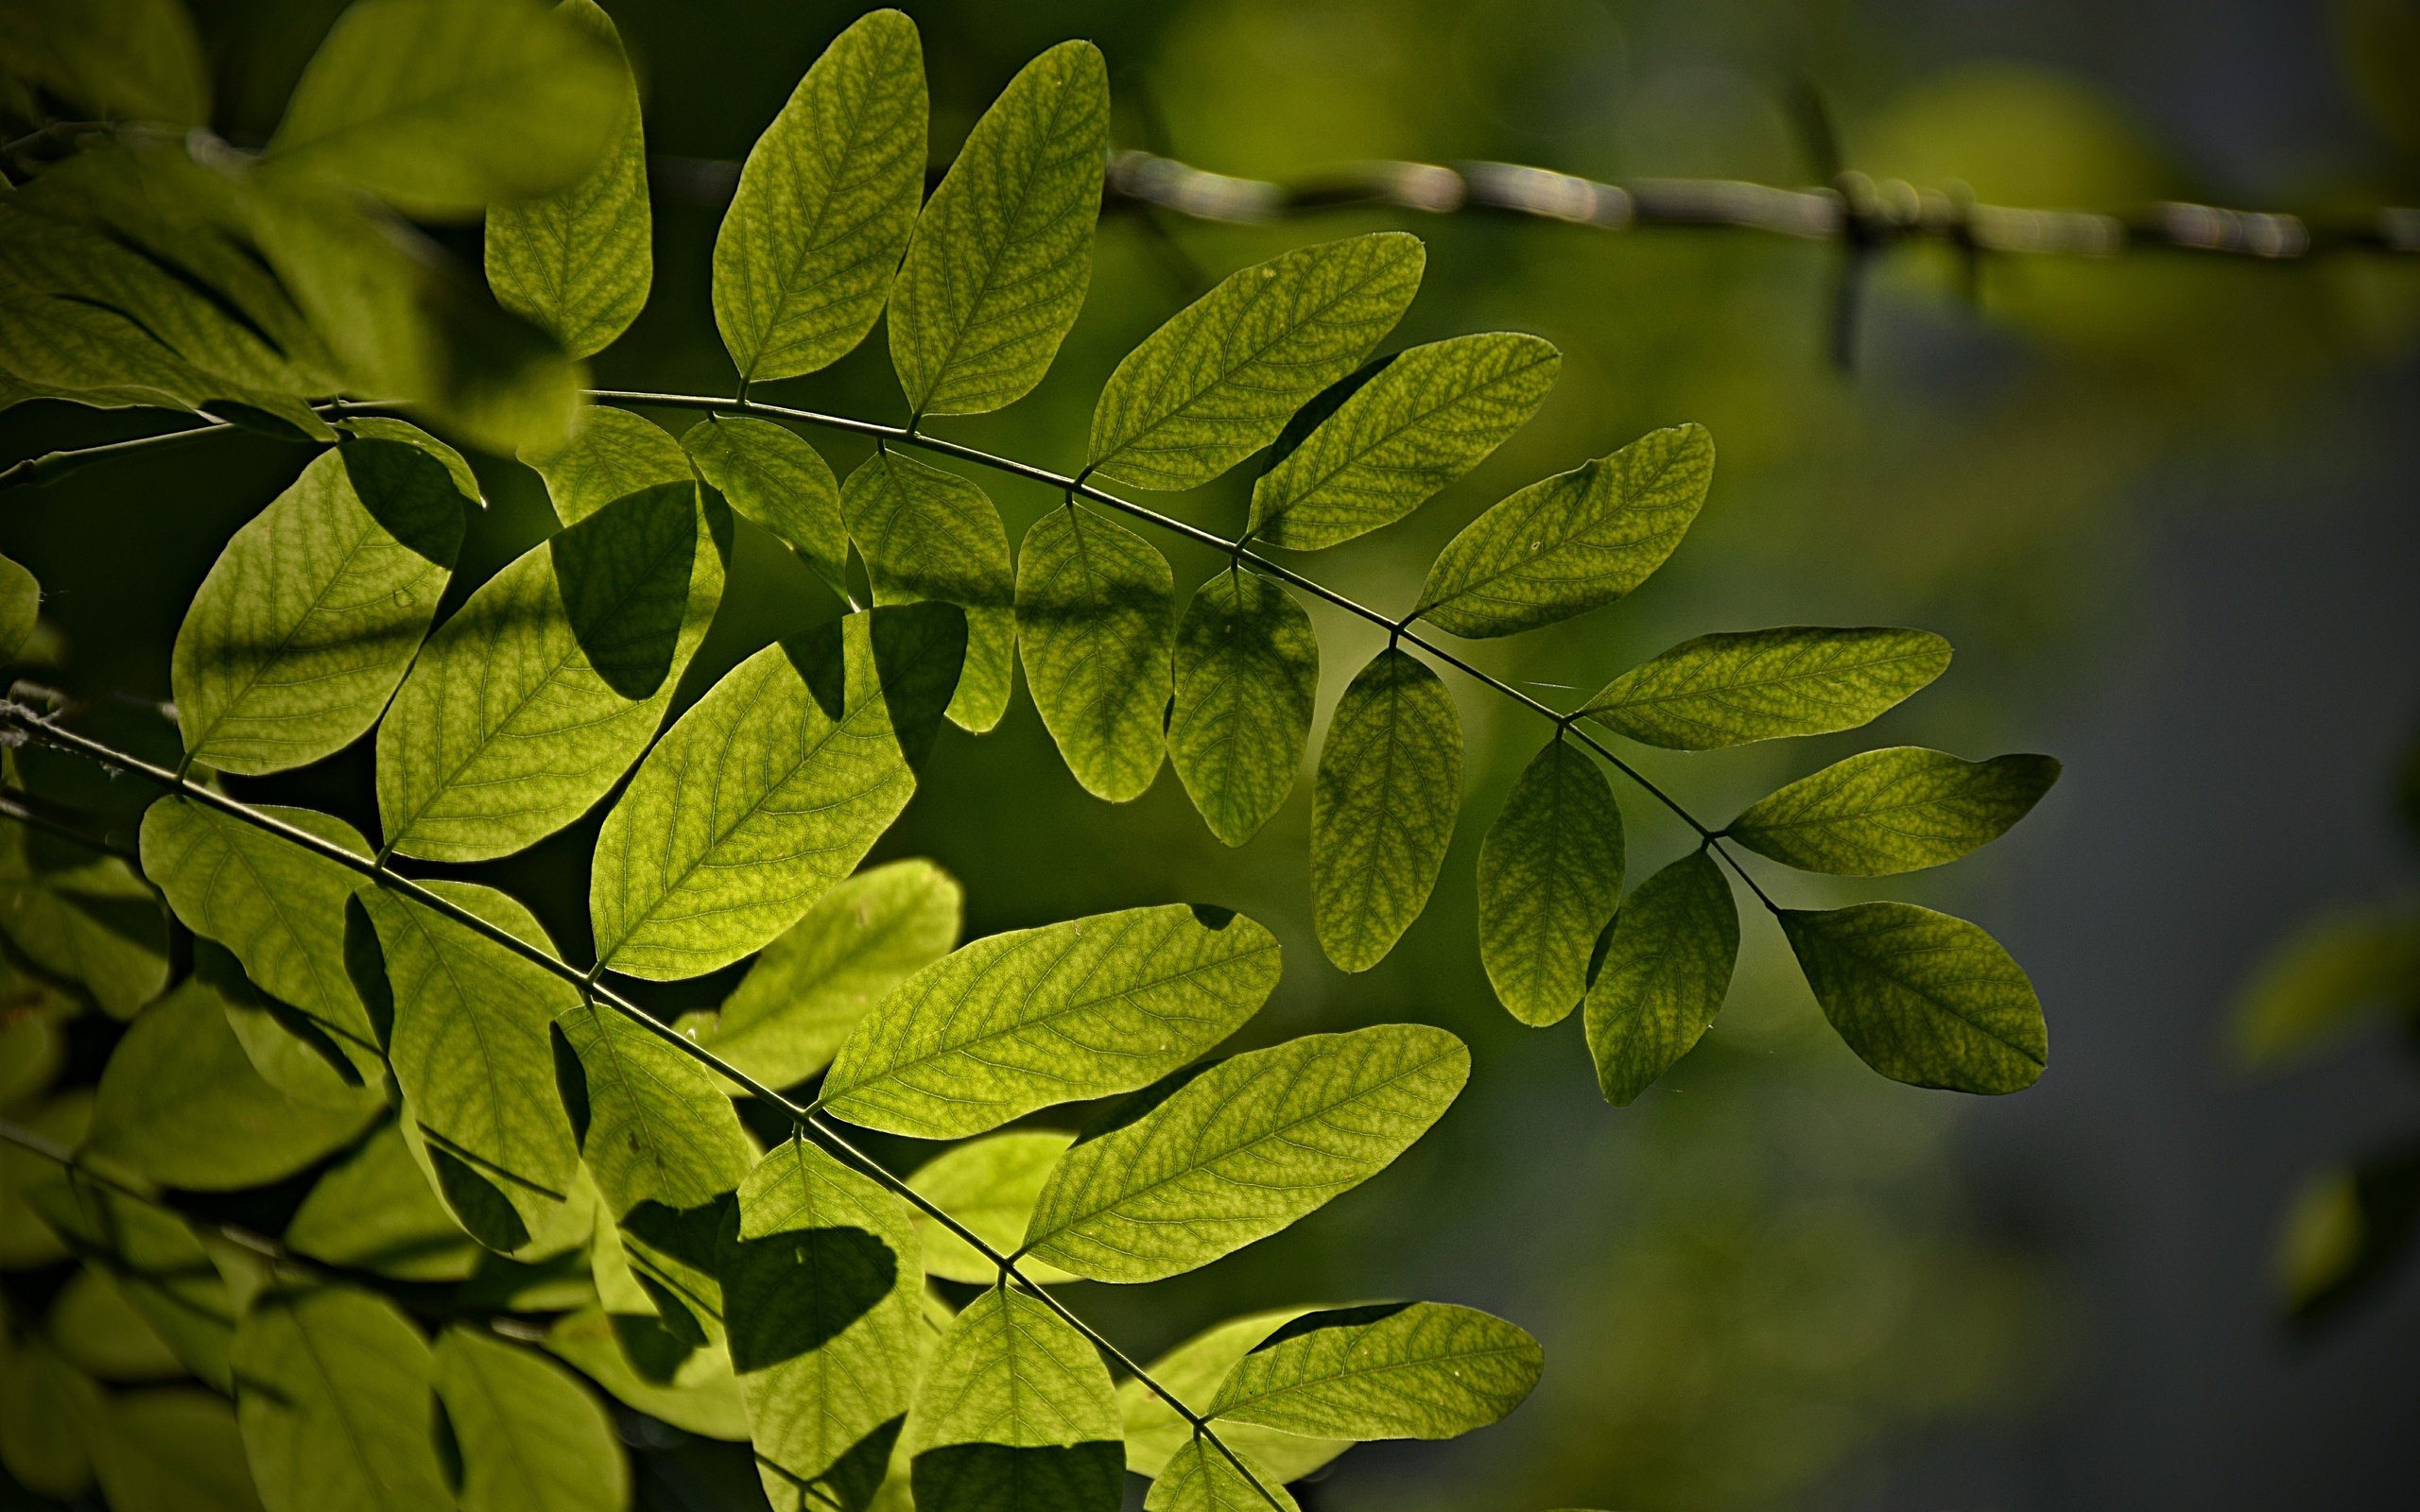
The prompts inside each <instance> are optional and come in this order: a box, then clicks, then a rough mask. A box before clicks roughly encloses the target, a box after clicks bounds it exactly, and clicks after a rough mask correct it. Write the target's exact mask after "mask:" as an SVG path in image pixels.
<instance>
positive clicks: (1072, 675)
mask: <svg viewBox="0 0 2420 1512" xmlns="http://www.w3.org/2000/svg"><path fill="white" fill-rule="evenodd" d="M1175 598H1176V576H1175V574H1174V573H1173V572H1172V571H1171V570H1170V569H1169V567H1168V562H1167V558H1166V557H1163V556H1161V555H1160V552H1159V548H1158V547H1156V546H1154V545H1152V544H1151V543H1150V541H1145V540H1144V539H1143V538H1142V537H1140V536H1138V535H1136V534H1135V533H1134V532H1133V531H1132V530H1129V529H1127V528H1126V527H1125V526H1124V525H1121V524H1117V523H1116V522H1115V521H1114V520H1111V519H1108V518H1106V517H1105V516H1102V515H1098V514H1095V513H1094V512H1092V511H1091V510H1089V509H1085V508H1082V507H1079V506H1076V505H1073V504H1070V505H1069V506H1067V507H1064V508H1060V509H1053V510H1051V511H1050V512H1049V513H1048V514H1046V515H1044V516H1043V517H1042V518H1041V519H1039V520H1036V521H1035V522H1034V523H1033V526H1032V528H1030V529H1029V530H1028V531H1027V532H1026V533H1025V541H1024V542H1023V544H1021V545H1020V546H1019V547H1018V548H1017V631H1018V643H1019V645H1020V646H1021V648H1022V650H1023V652H1024V657H1025V680H1026V685H1027V687H1029V688H1030V689H1031V690H1032V692H1033V703H1034V707H1035V708H1036V709H1039V710H1040V711H1041V712H1042V722H1043V724H1044V725H1045V726H1046V727H1048V729H1049V730H1050V738H1051V739H1053V740H1055V741H1057V742H1058V743H1059V754H1060V755H1062V756H1063V757H1065V758H1066V762H1067V769H1068V770H1069V771H1071V772H1073V773H1075V774H1076V781H1077V782H1081V783H1082V784H1083V785H1084V790H1085V791H1086V792H1088V793H1091V794H1092V795H1093V796H1094V797H1096V798H1101V799H1108V800H1109V801H1110V802H1112V803H1123V802H1126V801H1127V800H1129V799H1135V798H1139V797H1141V796H1142V794H1143V791H1144V789H1146V788H1148V787H1150V785H1151V779H1152V778H1153V777H1155V776H1157V775H1158V774H1159V770H1160V756H1161V752H1162V750H1163V748H1164V744H1165V742H1164V736H1163V733H1162V725H1163V722H1164V721H1165V720H1166V718H1167V705H1168V696H1169V677H1170V672H1169V664H1168V655H1169V649H1170V644H1171V643H1172V641H1173V639H1174V632H1173V629H1172V627H1171V626H1170V624H1169V618H1170V616H1171V614H1172V613H1173V612H1174V609H1175Z"/></svg>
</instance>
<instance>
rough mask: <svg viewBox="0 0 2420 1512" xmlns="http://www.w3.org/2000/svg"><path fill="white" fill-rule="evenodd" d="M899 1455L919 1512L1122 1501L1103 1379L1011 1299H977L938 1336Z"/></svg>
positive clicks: (1007, 1511)
mask: <svg viewBox="0 0 2420 1512" xmlns="http://www.w3.org/2000/svg"><path fill="white" fill-rule="evenodd" d="M908 1452H909V1453H910V1454H911V1455H913V1456H914V1460H913V1464H914V1467H915V1468H914V1483H915V1497H916V1505H917V1507H918V1508H920V1509H921V1512H974V1509H977V1508H984V1509H989V1512H1115V1509H1116V1507H1117V1505H1118V1503H1119V1499H1120V1496H1121V1495H1122V1493H1123V1491H1124V1479H1125V1477H1124V1475H1123V1473H1122V1472H1123V1470H1124V1468H1125V1452H1124V1450H1123V1448H1122V1447H1121V1444H1120V1440H1119V1437H1118V1431H1117V1409H1116V1405H1115V1401H1114V1400H1113V1399H1112V1396H1111V1393H1110V1384H1109V1371H1108V1369H1107V1368H1106V1367H1105V1366H1102V1364H1101V1360H1100V1356H1099V1355H1098V1354H1096V1353H1095V1352H1094V1351H1093V1347H1092V1346H1091V1345H1090V1344H1088V1343H1086V1342H1085V1340H1084V1337H1083V1335H1082V1334H1080V1333H1078V1332H1076V1331H1075V1330H1074V1329H1073V1328H1071V1327H1069V1326H1068V1325H1067V1324H1066V1323H1065V1322H1064V1321H1063V1320H1062V1319H1061V1318H1060V1316H1059V1314H1056V1313H1053V1312H1051V1311H1050V1309H1049V1308H1048V1307H1047V1306H1046V1304H1044V1303H1043V1302H1041V1301H1040V1300H1038V1299H1036V1298H1034V1297H1029V1296H1028V1295H1027V1294H1025V1293H1023V1292H1016V1291H1009V1290H1006V1289H1002V1288H994V1290H991V1291H988V1292H985V1293H983V1294H982V1295H981V1296H980V1297H977V1298H976V1299H975V1300H974V1301H972V1302H970V1303H968V1304H967V1306H966V1311H964V1312H963V1313H960V1314H959V1315H958V1320H957V1321H956V1322H955V1323H953V1324H951V1325H950V1330H949V1332H948V1333H947V1334H946V1335H945V1336H943V1338H942V1344H941V1349H940V1351H939V1353H937V1354H936V1355H935V1356H934V1357H933V1363H932V1366H931V1367H930V1369H929V1370H928V1372H927V1373H926V1375H925V1385H924V1388H923V1389H922V1390H920V1391H919V1392H917V1394H916V1409H915V1411H914V1412H913V1413H912V1414H910V1415H909V1417H908Z"/></svg>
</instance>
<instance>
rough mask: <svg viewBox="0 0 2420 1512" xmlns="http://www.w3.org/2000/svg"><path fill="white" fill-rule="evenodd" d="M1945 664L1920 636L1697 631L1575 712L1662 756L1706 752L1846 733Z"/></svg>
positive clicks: (1874, 631) (1939, 649)
mask: <svg viewBox="0 0 2420 1512" xmlns="http://www.w3.org/2000/svg"><path fill="white" fill-rule="evenodd" d="M1948 666H1949V643H1948V642H1947V641H1945V640H1943V639H1942V638H1941V637H1940V636H1938V635H1934V634H1932V633H1930V632H1929V631H1926V630H1900V629H1890V628H1865V629H1854V630H1835V629H1825V628H1822V627H1815V626H1807V625H1791V626H1785V627H1781V628H1779V629H1772V630H1741V631H1738V632H1737V633H1733V634H1724V635H1701V636H1699V637H1698V638H1697V639H1696V640H1694V641H1684V642H1682V643H1681V644H1678V645H1676V646H1674V647H1672V649H1670V650H1669V651H1667V652H1665V653H1664V654H1663V655H1662V656H1659V657H1656V658H1654V659H1653V660H1651V661H1648V662H1641V663H1640V664H1638V665H1637V666H1634V667H1633V668H1631V669H1630V670H1629V671H1628V672H1625V673H1623V674H1622V675H1621V676H1620V677H1618V678H1616V679H1614V680H1613V681H1611V682H1609V683H1607V684H1605V686H1604V687H1602V688H1601V689H1599V690H1598V692H1597V695H1596V696H1594V697H1592V698H1590V699H1589V700H1588V704H1587V707H1586V708H1585V709H1583V710H1582V712H1581V713H1582V717H1583V718H1587V719H1593V720H1595V721H1596V722H1597V723H1598V724H1600V725H1602V726H1604V727H1605V728H1606V729H1607V730H1613V731H1614V732H1615V733H1616V734H1622V735H1628V736H1629V737H1630V738H1631V739H1633V740H1635V741H1640V742H1643V743H1645V744H1647V745H1650V746H1662V747H1665V748H1666V749H1668V750H1714V749H1717V748H1719V747H1724V746H1744V745H1747V744H1748V743H1749V742H1751V741H1756V740H1774V739H1778V738H1780V737H1782V736H1785V735H1824V734H1829V733H1831V732H1832V731H1834V730H1854V729H1856V728H1857V727H1858V726H1859V725H1862V724H1864V723H1866V722H1867V721H1868V720H1870V719H1873V718H1874V717H1875V716H1876V715H1877V714H1880V713H1882V712H1883V711H1884V710H1886V709H1889V708H1891V707H1892V706H1893V704H1896V703H1897V702H1899V700H1901V699H1902V698H1905V697H1907V696H1909V695H1910V694H1913V693H1915V692H1917V691H1918V690H1919V689H1921V688H1923V687H1924V686H1925V685H1926V684H1927V683H1929V682H1930V681H1932V679H1935V678H1937V677H1940V676H1941V675H1942V673H1943V672H1944V671H1945V670H1946V669H1947V668H1948Z"/></svg>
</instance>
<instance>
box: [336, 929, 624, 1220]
mask: <svg viewBox="0 0 2420 1512" xmlns="http://www.w3.org/2000/svg"><path fill="white" fill-rule="evenodd" d="M432 885H433V886H435V887H436V888H437V889H438V890H439V891H441V892H442V893H443V894H444V895H445V896H446V897H447V898H449V899H450V900H452V901H453V902H458V903H459V904H461V905H462V906H463V907H465V908H468V909H471V910H472V911H473V912H475V913H476V914H478V915H479V916H480V917H481V918H483V919H488V920H489V921H491V922H492V923H494V924H496V925H497V926H498V927H500V928H502V929H504V930H506V931H507V932H509V933H510V934H511V935H513V936H515V937H517V938H520V939H522V940H524V941H527V942H528V943H530V944H534V945H536V946H538V947H539V948H541V949H543V950H545V951H547V952H548V953H549V954H551V953H552V951H553V946H552V945H551V944H550V943H549V942H548V941H547V939H546V936H545V932H544V930H543V929H542V928H541V927H540V926H539V924H538V921H537V919H534V918H532V917H531V916H530V914H529V911H528V910H527V909H526V908H524V907H523V906H522V905H521V904H520V903H518V902H514V901H513V900H512V899H511V898H510V897H509V896H507V895H506V894H504V893H500V892H497V891H496V890H495V889H493V888H492V887H482V886H479V885H475V884H472V883H437V884H432ZM362 901H363V902H364V904H365V905H366V906H367V907H368V909H369V912H370V919H371V923H372V925H373V926H374V927H375V928H376V930H377V934H378V944H379V946H380V948H381V949H382V950H383V951H384V952H385V954H386V965H387V981H388V984H389V988H390V989H391V991H392V994H393V1000H394V1031H393V1035H392V1037H391V1042H390V1058H391V1060H392V1062H393V1064H394V1068H395V1081H396V1083H397V1085H399V1086H400V1087H402V1089H403V1091H404V1110H405V1116H406V1118H407V1119H409V1120H411V1121H412V1122H413V1124H415V1125H417V1127H418V1131H419V1132H420V1134H421V1135H422V1137H423V1139H424V1140H425V1141H426V1142H427V1143H428V1148H429V1154H430V1159H431V1160H432V1161H433V1162H434V1165H433V1169H434V1170H435V1172H436V1173H437V1176H438V1182H437V1184H438V1189H439V1191H440V1192H441V1194H443V1195H444V1196H445V1198H446V1201H447V1205H448V1206H450V1207H451V1208H453V1210H454V1211H455V1213H456V1215H457V1216H458V1217H459V1218H460V1219H461V1220H462V1221H463V1226H464V1227H465V1228H467V1229H470V1231H471V1234H472V1236H473V1237H474V1238H475V1239H477V1240H478V1241H479V1242H480V1243H481V1244H484V1245H486V1246H488V1247H490V1248H491V1249H497V1250H503V1251H507V1252H510V1251H511V1250H515V1249H518V1248H520V1247H521V1246H523V1245H525V1244H526V1243H527V1241H528V1240H529V1238H530V1237H531V1236H532V1235H534V1234H536V1233H537V1232H539V1231H540V1230H541V1229H542V1228H544V1226H545V1224H546V1222H547V1220H548V1219H550V1218H551V1217H553V1216H554V1214H555V1212H556V1210H558V1209H559V1208H560V1207H561V1206H562V1204H563V1203H564V1202H565V1201H567V1200H568V1199H569V1196H570V1194H571V1187H572V1178H573V1176H574V1174H575V1172H576V1171H577V1170H578V1169H579V1149H578V1148H577V1146H576V1145H575V1143H574V1142H573V1137H572V1128H571V1123H570V1120H569V1119H568V1118H567V1117H566V1116H565V1114H564V1112H563V1107H562V1100H561V1098H560V1097H559V1096H558V1094H557V1092H556V1083H555V1051H554V1043H553V1040H552V1039H551V1038H550V1037H549V1033H548V1026H549V1025H550V1024H551V1023H552V1022H554V1020H555V1019H556V1017H557V1016H558V1015H560V1014H562V1013H563V1012H566V1011H568V1010H570V1009H573V1008H577V1007H578V1006H579V991H578V989H577V988H573V987H572V986H571V985H570V984H569V983H567V982H565V981H563V980H562V978H561V977H558V976H556V975H554V974H553V973H551V972H549V971H546V970H544V968H542V967H540V966H537V965H536V964H534V963H532V962H530V961H528V960H526V959H524V958H523V957H522V956H520V955H518V954H514V953H513V952H511V951H510V950H507V949H506V948H504V947H503V946H501V945H498V944H496V943H495V942H493V940H490V939H488V938H487V937H486V936H482V935H479V934H477V933H475V931H473V930H472V929H471V928H470V926H468V925H466V924H460V923H457V922H456V921H455V920H453V919H449V918H447V917H445V916H444V915H442V914H440V913H437V912H435V911H433V910H431V909H428V908H426V907H423V905H421V904H419V903H416V902H408V901H406V900H405V899H403V898H401V897H398V896H397V895H395V894H394V893H391V892H388V891H385V890H383V889H376V890H370V891H366V892H365V893H364V894H363V895H362ZM466 1191H467V1192H480V1193H493V1194H496V1195H500V1196H501V1198H502V1200H503V1201H504V1202H505V1203H506V1204H509V1205H510V1206H509V1211H503V1212H496V1211H481V1210H480V1209H479V1208H478V1207H477V1206H476V1205H475V1199H474V1198H471V1197H468V1196H466V1195H465V1193H466ZM516 1220H517V1221H516Z"/></svg>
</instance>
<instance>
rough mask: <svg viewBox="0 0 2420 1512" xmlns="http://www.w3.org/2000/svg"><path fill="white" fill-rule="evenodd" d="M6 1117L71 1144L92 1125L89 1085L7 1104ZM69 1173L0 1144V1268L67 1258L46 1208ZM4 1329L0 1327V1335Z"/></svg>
mask: <svg viewBox="0 0 2420 1512" xmlns="http://www.w3.org/2000/svg"><path fill="white" fill-rule="evenodd" d="M9 1122H10V1123H12V1124H15V1125H19V1126H20V1127H22V1128H26V1129H29V1130H31V1131H32V1132H34V1133H36V1134H39V1135H41V1136H42V1137H43V1138H44V1139H47V1140H49V1141H50V1142H51V1143H55V1144H58V1145H61V1146H62V1147H63V1148H66V1149H71V1150H72V1149H74V1148H76V1147H77V1146H78V1145H79V1144H81V1143H84V1136H85V1134H86V1133H87V1132H89V1131H90V1130H91V1128H92V1124H93V1090H92V1089H91V1088H89V1087H77V1088H70V1089H69V1090H67V1091H61V1092H59V1093H57V1094H55V1095H53V1096H50V1097H47V1098H44V1099H43V1101H41V1102H38V1103H36V1104H34V1105H33V1106H32V1107H30V1108H12V1109H11V1110H10V1111H9ZM69 1187H70V1177H69V1174H68V1173H66V1172H62V1171H61V1169H60V1168H59V1166H58V1165H57V1164H56V1163H54V1162H52V1161H50V1160H44V1159H43V1157H41V1156H39V1155H36V1154H34V1153H33V1152H32V1151H31V1150H24V1149H19V1148H18V1147H17V1146H15V1145H13V1144H8V1143H0V1270H33V1269H38V1268H39V1267H41V1266H43V1265H51V1264H56V1263H59V1262H60V1261H62V1260H65V1259H67V1258H69V1256H70V1255H71V1253H73V1251H71V1249H70V1248H69V1246H67V1245H66V1244H64V1243H62V1242H61V1235H63V1234H66V1233H67V1231H68V1230H67V1229H66V1227H65V1226H64V1225H62V1224H61V1221H60V1219H59V1218H58V1216H57V1215H56V1214H55V1213H54V1212H53V1211H52V1207H53V1206H54V1205H55V1199H56V1197H57V1195H58V1194H63V1193H65V1192H67V1191H68V1190H69ZM7 1333H8V1331H7V1330H5V1329H0V1340H5V1339H6V1337H7Z"/></svg>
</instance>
